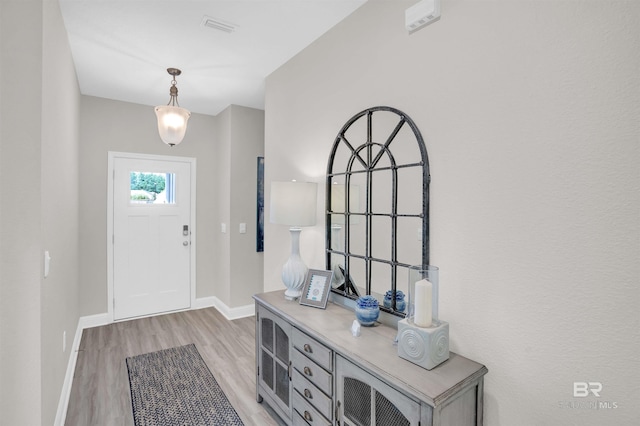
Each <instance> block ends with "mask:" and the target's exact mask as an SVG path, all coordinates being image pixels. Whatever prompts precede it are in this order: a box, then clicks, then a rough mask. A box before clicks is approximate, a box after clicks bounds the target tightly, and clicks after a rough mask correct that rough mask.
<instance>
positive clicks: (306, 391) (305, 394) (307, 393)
mask: <svg viewBox="0 0 640 426" xmlns="http://www.w3.org/2000/svg"><path fill="white" fill-rule="evenodd" d="M304 396H306V397H307V398H309V399H313V397H312V396H311V391H310V390H309V389H305V390H304Z"/></svg>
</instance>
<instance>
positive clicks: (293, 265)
mask: <svg viewBox="0 0 640 426" xmlns="http://www.w3.org/2000/svg"><path fill="white" fill-rule="evenodd" d="M317 193H318V184H317V183H312V182H296V181H292V182H271V202H270V221H271V223H275V224H278V225H288V226H290V228H289V232H290V233H291V256H289V260H287V262H286V263H285V264H284V266H283V267H282V282H283V283H284V285H285V287H287V290H286V291H285V293H284V297H285V299H288V300H295V299H297V298H298V297H300V295H301V294H302V287H303V286H304V280H305V278H306V275H307V271H308V270H309V268H307V265H305V264H304V262H303V261H302V257H300V232H302V227H303V226H313V225H315V224H316V204H317Z"/></svg>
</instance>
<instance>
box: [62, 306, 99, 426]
mask: <svg viewBox="0 0 640 426" xmlns="http://www.w3.org/2000/svg"><path fill="white" fill-rule="evenodd" d="M110 322H111V321H110V320H109V315H108V314H106V313H105V314H98V315H90V316H86V317H80V318H79V319H78V326H77V327H76V334H75V336H74V337H73V343H72V345H71V352H70V353H69V362H68V363H67V372H66V374H65V376H64V382H63V383H62V390H61V392H60V400H59V401H58V411H57V412H56V419H55V423H54V425H55V426H64V422H65V420H66V418H67V408H68V407H69V397H70V396H71V384H72V383H73V373H74V372H75V371H76V362H77V361H78V351H79V350H80V340H81V339H82V330H84V329H85V328H92V327H98V326H100V325H106V324H109V323H110Z"/></svg>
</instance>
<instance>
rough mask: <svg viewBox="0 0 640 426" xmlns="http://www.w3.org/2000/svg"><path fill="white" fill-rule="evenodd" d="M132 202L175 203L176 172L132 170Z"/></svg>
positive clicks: (130, 179)
mask: <svg viewBox="0 0 640 426" xmlns="http://www.w3.org/2000/svg"><path fill="white" fill-rule="evenodd" d="M129 181H130V191H131V198H130V200H131V201H130V203H131V204H175V203H176V175H175V173H148V172H130V178H129Z"/></svg>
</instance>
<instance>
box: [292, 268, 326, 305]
mask: <svg viewBox="0 0 640 426" xmlns="http://www.w3.org/2000/svg"><path fill="white" fill-rule="evenodd" d="M332 279H333V271H322V270H319V269H309V272H307V277H306V278H305V281H304V286H303V288H302V295H301V296H300V302H299V303H300V304H301V305H307V306H313V307H314V308H320V309H325V308H326V307H327V300H329V290H330V289H331V280H332Z"/></svg>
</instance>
